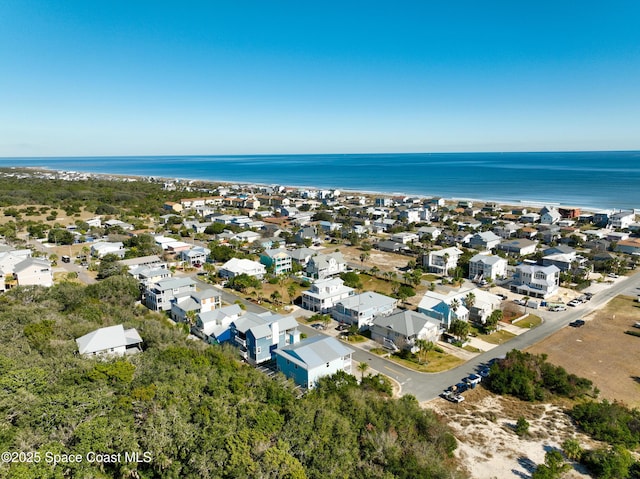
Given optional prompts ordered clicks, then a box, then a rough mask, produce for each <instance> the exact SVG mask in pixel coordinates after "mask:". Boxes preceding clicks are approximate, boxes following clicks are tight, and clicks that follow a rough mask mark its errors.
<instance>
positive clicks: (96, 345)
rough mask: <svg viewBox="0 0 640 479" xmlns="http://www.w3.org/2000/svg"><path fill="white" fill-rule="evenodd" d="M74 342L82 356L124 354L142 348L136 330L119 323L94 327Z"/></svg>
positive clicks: (136, 351) (132, 352) (138, 350)
mask: <svg viewBox="0 0 640 479" xmlns="http://www.w3.org/2000/svg"><path fill="white" fill-rule="evenodd" d="M76 344H77V345H78V352H79V353H80V354H82V355H83V356H124V355H125V354H134V353H138V352H140V351H141V350H142V349H141V345H142V338H141V337H140V334H138V331H137V330H136V329H135V328H131V329H124V327H123V326H122V325H121V324H117V325H115V326H108V327H106V328H100V329H96V330H95V331H92V332H90V333H88V334H85V335H84V336H81V337H79V338H78V339H76Z"/></svg>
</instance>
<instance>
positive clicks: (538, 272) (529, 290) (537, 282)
mask: <svg viewBox="0 0 640 479" xmlns="http://www.w3.org/2000/svg"><path fill="white" fill-rule="evenodd" d="M559 284H560V269H559V268H558V267H557V266H555V265H550V266H538V265H530V264H520V265H518V266H516V270H515V273H514V275H513V280H512V281H511V291H513V292H516V293H520V294H524V295H526V296H531V297H535V298H547V297H549V296H551V295H553V294H554V293H556V292H557V291H558V288H559Z"/></svg>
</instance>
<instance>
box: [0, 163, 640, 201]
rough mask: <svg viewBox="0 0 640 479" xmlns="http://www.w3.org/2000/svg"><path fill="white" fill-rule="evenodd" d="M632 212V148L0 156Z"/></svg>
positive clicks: (118, 170) (636, 176) (635, 180)
mask: <svg viewBox="0 0 640 479" xmlns="http://www.w3.org/2000/svg"><path fill="white" fill-rule="evenodd" d="M24 166H37V167H45V168H50V169H55V170H66V171H82V172H91V173H113V174H123V175H140V176H154V177H163V178H184V179H202V180H212V181H226V182H243V183H260V184H279V185H286V186H307V187H317V188H338V189H341V190H354V191H370V192H382V193H401V194H408V195H420V196H442V197H445V198H465V199H478V200H493V201H499V202H504V203H517V202H523V203H540V204H560V205H565V206H581V207H586V208H592V209H598V208H627V209H629V208H640V151H619V152H618V151H607V152H601V151H594V152H558V153H550V152H543V153H533V152H532V153H415V154H345V155H339V154H338V155H336V154H331V155H329V154H327V155H245V156H146V157H70V158H0V167H24Z"/></svg>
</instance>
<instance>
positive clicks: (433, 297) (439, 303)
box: [418, 288, 500, 330]
mask: <svg viewBox="0 0 640 479" xmlns="http://www.w3.org/2000/svg"><path fill="white" fill-rule="evenodd" d="M499 306H500V298H499V297H498V296H496V295H494V294H491V293H489V292H487V291H484V290H482V289H478V288H461V289H460V290H454V291H449V292H448V293H447V294H442V293H438V292H435V291H427V292H426V293H425V295H424V296H423V298H422V300H421V301H420V304H419V305H418V311H419V312H421V313H423V314H425V315H427V316H429V317H431V318H435V319H437V320H438V321H440V323H441V324H442V328H443V329H445V330H448V329H449V327H450V326H451V323H452V322H453V320H454V319H458V320H461V321H474V322H477V323H482V324H483V323H484V322H485V321H486V320H487V318H488V317H489V316H490V315H491V313H492V312H493V311H495V310H496V309H497V308H498V307H499Z"/></svg>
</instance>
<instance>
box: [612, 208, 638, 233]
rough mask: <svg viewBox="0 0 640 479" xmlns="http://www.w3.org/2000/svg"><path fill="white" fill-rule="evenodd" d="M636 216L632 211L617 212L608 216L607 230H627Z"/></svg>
mask: <svg viewBox="0 0 640 479" xmlns="http://www.w3.org/2000/svg"><path fill="white" fill-rule="evenodd" d="M635 218H636V215H635V213H634V212H633V211H619V212H617V213H614V214H612V215H611V216H609V222H608V223H607V228H612V229H621V230H625V229H628V228H629V227H630V226H631V224H632V223H633V222H634V221H635Z"/></svg>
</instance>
